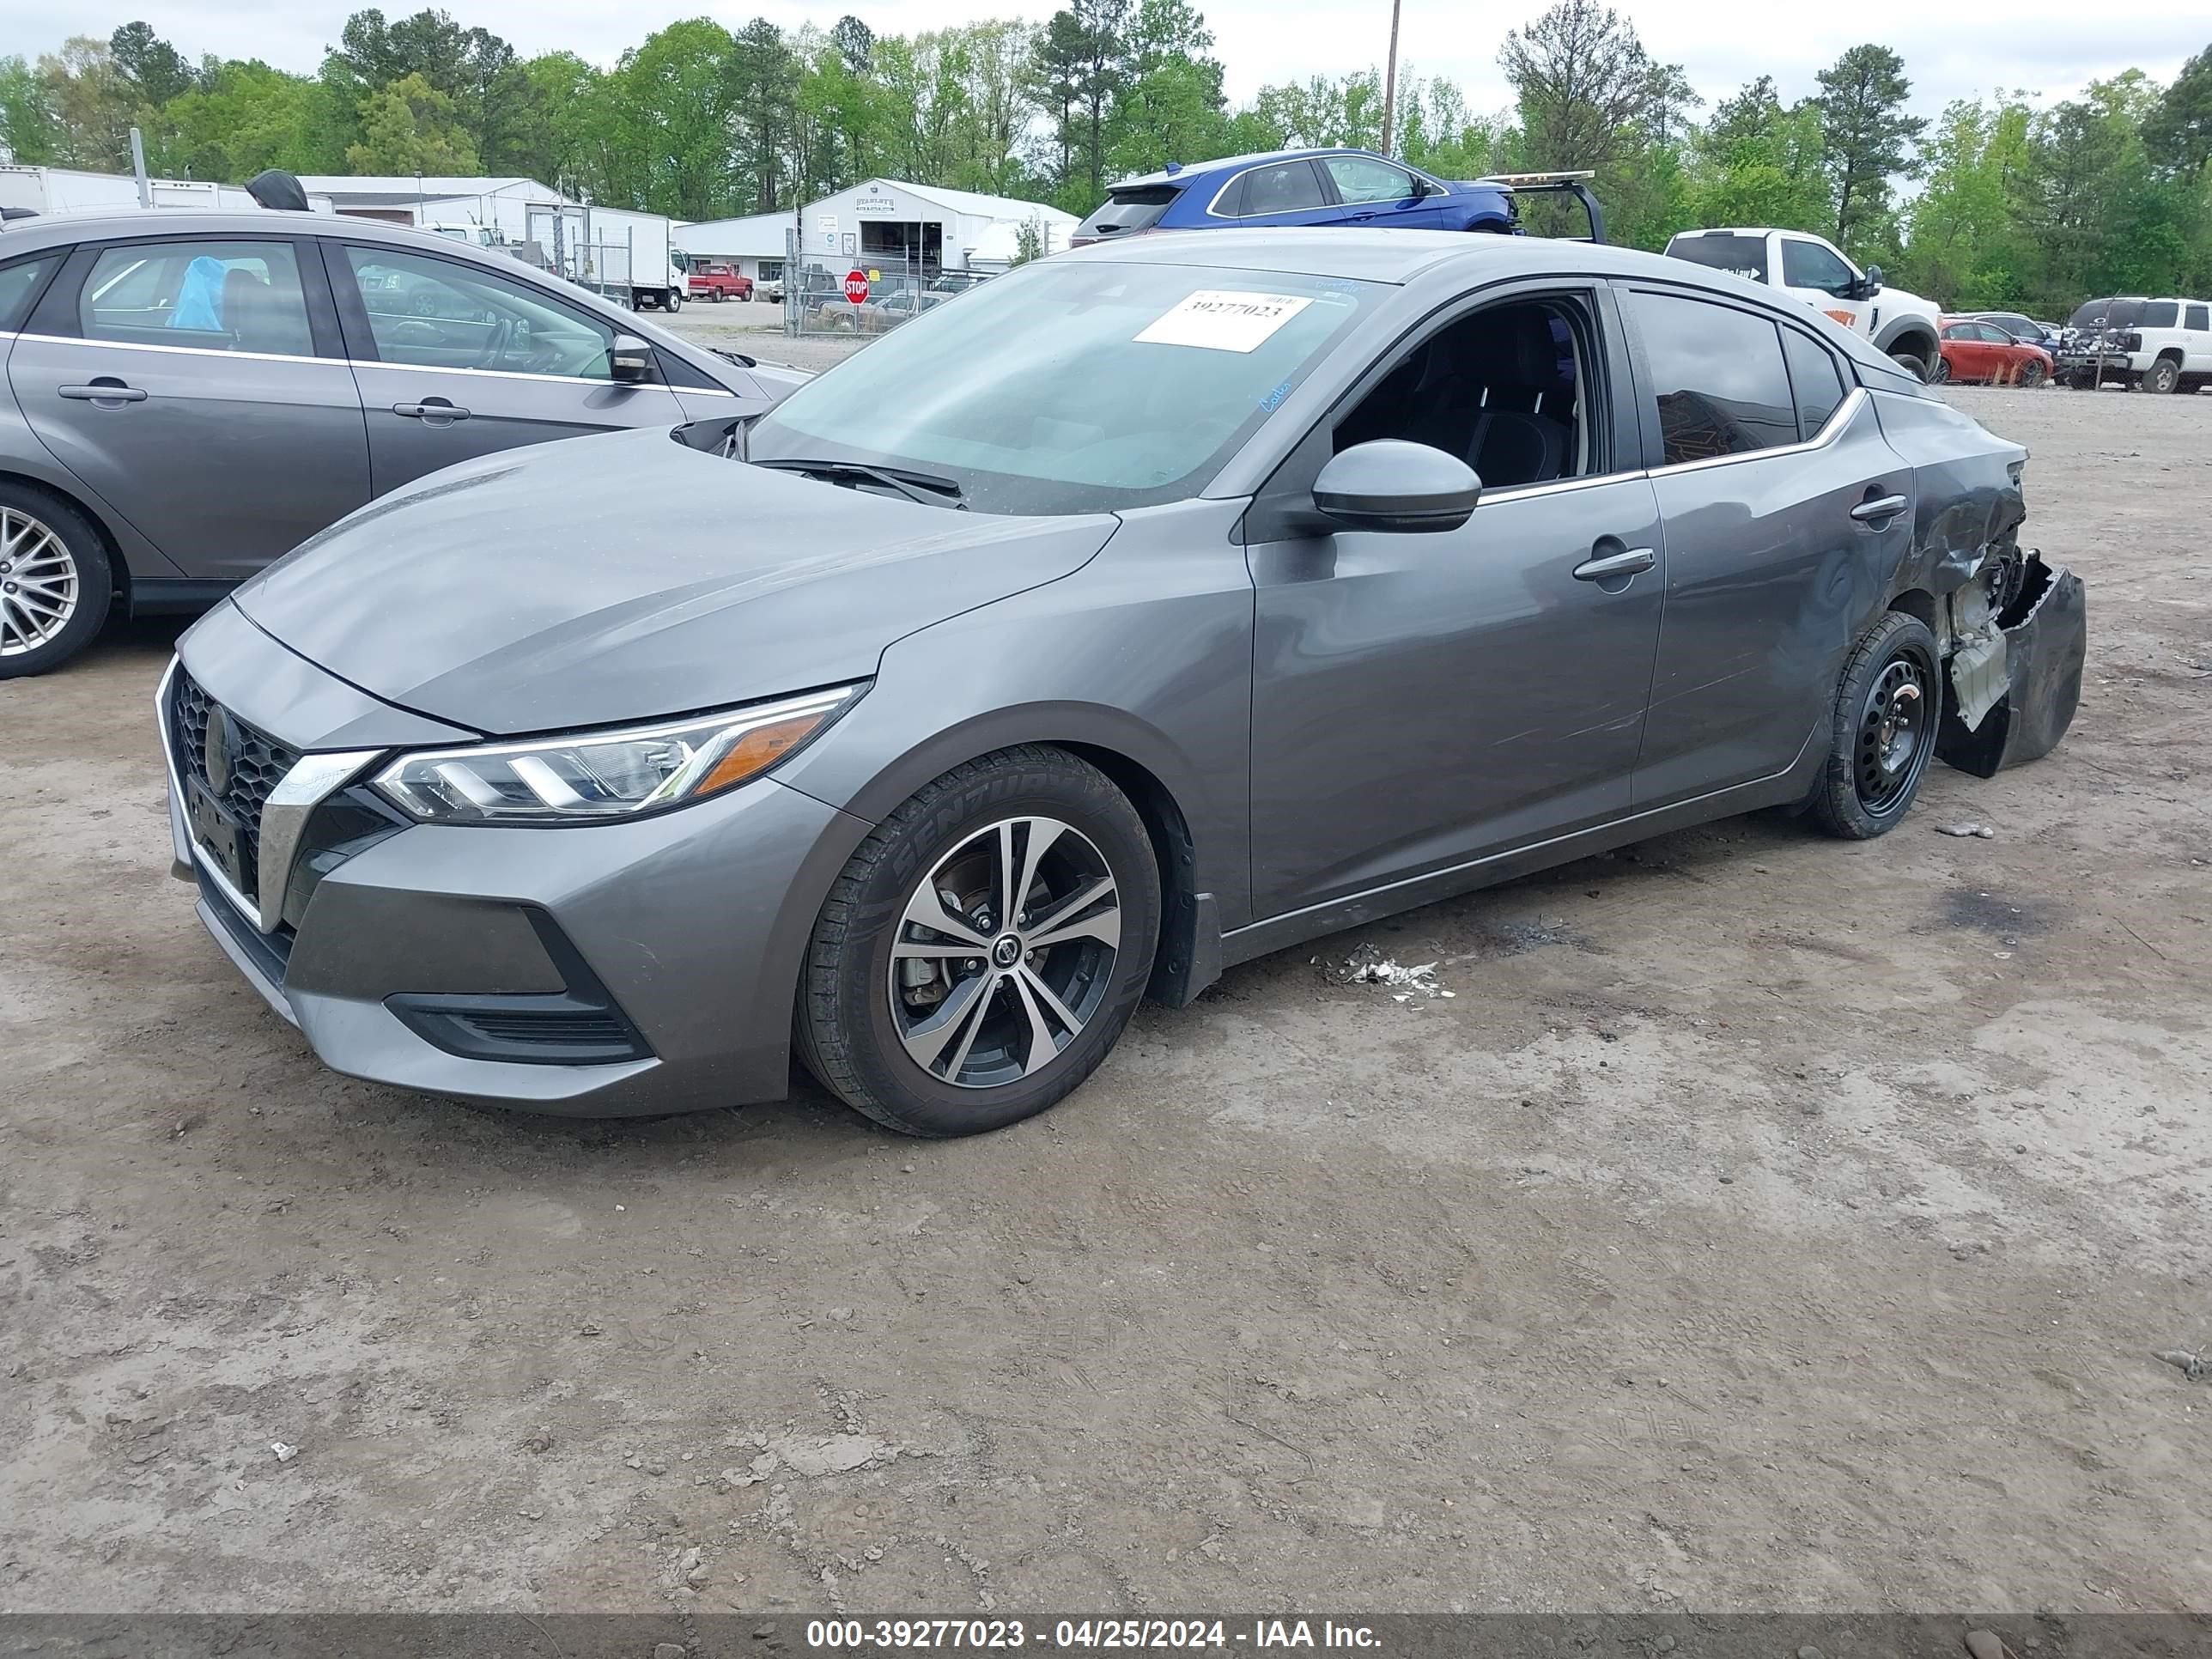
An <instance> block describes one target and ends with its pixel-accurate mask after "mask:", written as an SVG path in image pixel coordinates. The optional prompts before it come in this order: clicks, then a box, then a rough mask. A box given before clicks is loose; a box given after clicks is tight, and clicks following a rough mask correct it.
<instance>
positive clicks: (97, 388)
mask: <svg viewBox="0 0 2212 1659" xmlns="http://www.w3.org/2000/svg"><path fill="white" fill-rule="evenodd" d="M55 390H56V391H58V392H60V393H61V395H62V396H63V397H64V398H68V399H69V400H70V402H71V403H77V404H143V403H144V402H145V401H146V394H145V393H144V392H142V391H140V390H139V389H138V388H137V386H125V385H124V384H123V382H122V381H120V380H94V382H93V383H92V384H91V385H90V386H57V387H56V388H55Z"/></svg>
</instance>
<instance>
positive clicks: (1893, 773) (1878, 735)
mask: <svg viewBox="0 0 2212 1659" xmlns="http://www.w3.org/2000/svg"><path fill="white" fill-rule="evenodd" d="M1941 672H1942V669H1941V665H1939V664H1938V662H1937V660H1936V636H1935V635H1933V634H1932V633H1930V632H1929V629H1928V624H1927V623H1923V622H1922V621H1921V620H1920V619H1919V618H1918V617H1909V616H1906V615H1905V614H1904V613H1903V612H1901V611H1891V612H1890V613H1889V614H1887V616H1885V617H1883V618H1882V619H1881V622H1879V623H1876V624H1875V626H1874V627H1873V628H1872V629H1869V630H1868V632H1867V635H1866V637H1865V638H1863V640H1861V641H1859V644H1858V647H1857V650H1855V651H1853V652H1852V653H1851V657H1850V661H1849V662H1848V663H1846V664H1845V665H1844V675H1843V679H1842V682H1841V684H1838V687H1837V690H1836V704H1835V714H1834V726H1833V744H1834V746H1833V747H1832V750H1830V753H1829V757H1828V763H1827V767H1826V770H1825V772H1824V773H1823V774H1822V776H1821V779H1820V783H1819V785H1818V787H1816V788H1815V789H1814V792H1813V798H1812V801H1811V807H1812V812H1813V816H1814V819H1815V820H1816V821H1817V822H1818V823H1820V827H1821V828H1822V829H1826V830H1827V831H1828V833H1829V834H1831V835H1834V836H1843V837H1844V838H1846V839H1848V840H1852V841H1864V840H1869V839H1870V838H1872V837H1873V836H1880V835H1885V834H1887V832H1888V831H1889V830H1891V829H1894V828H1895V827H1896V825H1897V823H1898V821H1899V819H1901V818H1902V817H1904V816H1905V812H1906V811H1907V809H1909V808H1910V807H1911V805H1912V800H1913V797H1914V796H1916V795H1917V794H1918V793H1919V792H1920V781H1921V779H1922V778H1923V776H1924V775H1926V774H1927V771H1928V763H1929V759H1930V757H1933V756H1934V754H1935V752H1936V729H1937V726H1938V725H1939V724H1940V722H1941V720H1942V713H1943V689H1942V679H1941V678H1940V675H1941Z"/></svg>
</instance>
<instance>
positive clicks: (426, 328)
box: [345, 244, 615, 380]
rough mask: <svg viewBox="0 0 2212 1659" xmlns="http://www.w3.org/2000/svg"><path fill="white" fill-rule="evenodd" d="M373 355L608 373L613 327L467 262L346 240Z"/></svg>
mask: <svg viewBox="0 0 2212 1659" xmlns="http://www.w3.org/2000/svg"><path fill="white" fill-rule="evenodd" d="M345 252H346V262H347V264H348V266H349V269H350V270H352V272H353V279H354V283H355V285H356V287H357V288H358V289H359V290H360V292H361V302H362V307H363V308H364V309H365V310H366V311H367V312H368V331H369V337H371V338H372V339H373V340H374V341H375V343H376V356H377V361H378V362H386V363H409V364H412V365H414V366H415V367H416V368H489V369H504V370H507V371H508V372H510V373H515V374H558V375H566V376H570V377H573V378H574V379H578V380H612V379H613V378H614V373H613V370H612V368H611V366H610V364H609V362H608V352H609V350H610V349H611V347H612V346H613V344H614V339H615V331H614V330H613V329H612V328H611V327H610V326H609V325H606V324H605V323H602V322H600V321H599V319H597V318H595V317H590V316H587V315H586V314H585V313H582V312H580V311H574V310H571V309H570V308H569V307H567V306H564V305H562V303H561V302H560V301H557V300H555V299H554V298H552V296H550V295H542V294H540V293H538V291H537V290H536V289H532V288H530V287H528V286H526V285H525V284H524V283H517V282H511V281H509V280H508V279H507V278H506V277H504V276H497V275H495V274H494V273H492V272H490V271H488V270H477V268H476V267H475V266H474V265H467V264H459V263H458V262H456V261H454V260H451V259H438V258H428V257H426V256H424V255H422V254H418V253H407V252H401V251H399V250H398V249H396V248H387V247H362V246H353V245H350V244H349V245H348V246H347V248H346V251H345Z"/></svg>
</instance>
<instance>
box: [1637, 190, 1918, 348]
mask: <svg viewBox="0 0 2212 1659" xmlns="http://www.w3.org/2000/svg"><path fill="white" fill-rule="evenodd" d="M1667 252H1668V254H1669V255H1670V256H1671V257H1673V258H1677V259H1687V260H1688V261H1689V262H1690V263H1691V264H1699V265H1704V266H1705V267H1706V268H1707V269H1708V270H1727V271H1733V272H1734V273H1735V275H1736V276H1742V277H1747V278H1748V279H1749V280H1750V281H1752V282H1754V283H1766V284H1767V285H1768V286H1769V287H1771V288H1778V289H1786V290H1787V291H1788V292H1790V293H1791V294H1794V295H1796V296H1797V297H1798V298H1799V299H1801V300H1803V301H1806V302H1807V303H1808V304H1809V305H1813V306H1817V307H1819V308H1820V310H1822V311H1824V312H1826V313H1827V314H1828V315H1829V316H1831V317H1832V318H1834V319H1836V320H1837V321H1838V322H1839V323H1841V324H1842V325H1844V327H1845V328H1847V329H1850V331H1852V332H1853V333H1854V334H1863V335H1865V336H1866V337H1867V338H1869V340H1871V341H1873V342H1874V343H1875V349H1877V350H1879V351H1884V352H1887V353H1888V355H1889V356H1892V357H1893V358H1895V359H1896V360H1897V361H1898V362H1899V363H1900V364H1902V365H1903V366H1904V367H1905V368H1907V369H1909V370H1910V371H1911V372H1912V373H1913V374H1917V375H1918V376H1919V377H1920V378H1921V379H1922V380H1927V379H1928V378H1929V376H1930V375H1932V374H1934V373H1935V372H1936V362H1938V361H1939V358H1938V356H1937V352H1936V328H1937V321H1936V319H1937V316H1938V313H1937V311H1936V307H1935V306H1934V305H1932V304H1931V303H1929V301H1926V300H1923V299H1922V298H1921V297H1920V296H1919V295H1917V294H1907V293H1906V292H1905V290H1904V289H1901V288H1885V287H1883V286H1882V280H1881V266H1880V265H1869V266H1868V267H1867V268H1866V269H1865V270H1860V269H1859V268H1858V267H1857V265H1855V264H1852V263H1851V262H1850V260H1849V259H1847V258H1844V255H1843V252H1842V251H1841V250H1840V249H1838V247H1837V246H1836V245H1835V244H1834V243H1833V242H1830V241H1826V240H1823V239H1821V238H1820V237H1818V236H1815V235H1813V234H1811V233H1810V232H1808V231H1802V230H1776V229H1773V228H1761V227H1757V226H1753V227H1750V228H1746V227H1743V226H1741V225H1739V226H1735V227H1731V228H1729V229H1725V230H1686V231H1683V232H1681V233H1680V234H1677V235H1676V236H1675V237H1674V239H1673V240H1671V241H1669V242H1668V244H1667Z"/></svg>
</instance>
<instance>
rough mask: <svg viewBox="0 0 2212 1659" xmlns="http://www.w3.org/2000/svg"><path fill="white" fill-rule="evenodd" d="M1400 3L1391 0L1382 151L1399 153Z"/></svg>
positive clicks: (1384, 86)
mask: <svg viewBox="0 0 2212 1659" xmlns="http://www.w3.org/2000/svg"><path fill="white" fill-rule="evenodd" d="M1398 5H1399V0H1390V60H1389V65H1388V66H1387V67H1386V68H1385V69H1384V70H1383V154H1384V155H1396V154H1397V153H1398Z"/></svg>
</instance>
